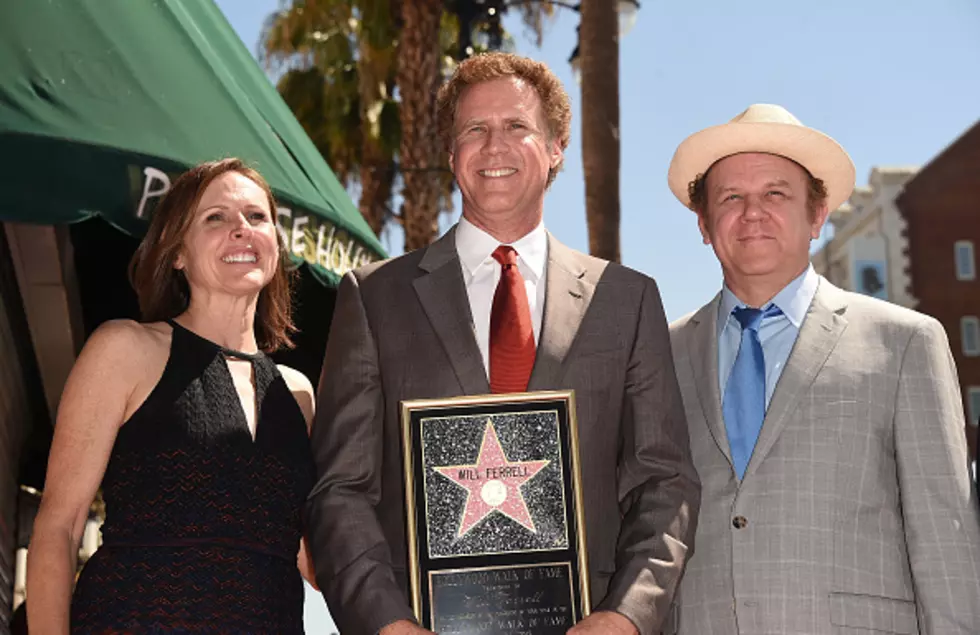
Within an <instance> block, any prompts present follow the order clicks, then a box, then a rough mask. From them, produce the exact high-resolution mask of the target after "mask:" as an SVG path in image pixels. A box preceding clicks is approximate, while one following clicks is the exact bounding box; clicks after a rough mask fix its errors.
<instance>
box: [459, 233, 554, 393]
mask: <svg viewBox="0 0 980 635" xmlns="http://www.w3.org/2000/svg"><path fill="white" fill-rule="evenodd" d="M500 245H501V243H500V242H499V241H498V240H497V239H496V238H494V237H493V236H491V235H490V234H488V233H486V232H485V231H483V230H482V229H480V228H479V227H477V226H476V225H474V224H473V223H471V222H469V221H468V220H466V219H465V218H460V219H459V224H458V225H457V226H456V253H457V254H459V262H460V264H461V265H462V269H463V282H464V284H465V285H466V295H467V297H469V300H470V314H471V315H472V317H473V326H474V328H475V329H476V343H477V345H478V346H479V347H480V354H481V355H482V356H483V368H484V369H486V371H487V375H488V376H489V375H490V310H491V309H492V308H493V294H494V292H495V291H496V290H497V282H499V281H500V263H498V262H497V261H496V260H494V258H493V252H494V250H496V249H497V247H499V246H500ZM510 246H511V247H513V248H514V251H516V252H517V270H518V271H520V272H521V276H522V277H523V278H524V289H525V290H526V291H527V302H528V305H529V306H530V309H531V324H532V325H533V327H534V342H535V343H537V342H538V341H539V338H540V335H541V320H542V316H543V315H544V291H545V289H544V288H545V268H546V266H547V263H548V234H547V233H546V232H545V230H544V223H539V224H538V226H537V227H535V228H534V229H533V230H531V232H530V233H529V234H527V235H525V236H524V237H523V238H521V239H519V240H517V241H516V242H513V243H511V244H510Z"/></svg>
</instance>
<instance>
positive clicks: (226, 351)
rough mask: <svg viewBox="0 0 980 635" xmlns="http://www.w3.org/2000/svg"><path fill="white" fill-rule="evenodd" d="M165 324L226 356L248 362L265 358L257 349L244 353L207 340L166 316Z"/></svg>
mask: <svg viewBox="0 0 980 635" xmlns="http://www.w3.org/2000/svg"><path fill="white" fill-rule="evenodd" d="M167 324H169V325H170V326H171V327H172V328H173V329H174V330H180V331H182V332H184V333H187V334H188V335H190V336H191V337H193V338H194V339H197V340H199V341H201V342H203V343H205V344H208V345H209V346H211V347H212V348H214V349H216V350H218V351H220V352H221V353H222V354H223V355H225V356H226V357H234V358H236V359H243V360H246V361H249V362H254V361H257V360H260V359H263V358H265V353H263V352H262V351H258V352H256V353H246V352H244V351H236V350H235V349H233V348H228V347H226V346H222V345H221V344H218V343H217V342H215V341H213V340H209V339H208V338H206V337H204V336H203V335H199V334H198V333H195V332H194V331H192V330H190V329H189V328H187V327H186V326H184V325H183V324H181V323H179V322H178V321H177V320H174V319H169V318H168V319H167Z"/></svg>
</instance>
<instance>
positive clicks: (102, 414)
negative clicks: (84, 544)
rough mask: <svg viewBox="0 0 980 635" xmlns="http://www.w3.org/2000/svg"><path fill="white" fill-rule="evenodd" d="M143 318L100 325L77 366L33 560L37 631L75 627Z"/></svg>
mask: <svg viewBox="0 0 980 635" xmlns="http://www.w3.org/2000/svg"><path fill="white" fill-rule="evenodd" d="M142 328H143V327H141V326H140V325H138V324H136V323H135V322H124V321H115V322H109V323H106V324H104V325H103V326H101V327H99V328H98V329H97V330H96V331H95V332H94V333H93V334H92V336H91V337H90V338H89V340H88V342H87V343H86V344H85V347H84V348H83V349H82V352H81V353H80V354H79V356H78V359H77V360H76V362H75V365H74V367H73V368H72V371H71V374H70V375H69V376H68V381H67V382H66V384H65V389H64V392H63V393H62V397H61V403H60V405H59V407H58V417H57V423H56V424H55V430H54V438H53V440H52V443H51V454H50V456H49V458H48V473H47V477H46V479H45V487H44V495H43V497H42V499H41V506H40V509H39V510H38V513H37V518H36V519H35V521H34V530H33V535H32V538H31V544H30V549H29V550H28V558H27V597H28V601H27V613H28V618H29V622H30V625H31V631H36V632H38V633H53V634H58V633H62V634H65V635H67V633H68V630H69V615H68V609H69V605H70V602H71V594H72V587H73V584H74V580H75V569H76V566H77V562H76V560H77V557H78V546H79V542H80V541H81V538H82V532H83V530H84V528H85V522H86V520H87V519H88V512H89V507H90V506H91V504H92V500H93V498H94V497H95V493H96V491H97V489H98V487H99V484H100V483H101V481H102V475H103V474H104V473H105V468H106V464H107V463H108V461H109V455H110V453H111V451H112V445H113V443H114V442H115V439H116V433H117V432H118V430H119V427H120V426H121V425H122V423H123V421H124V417H125V414H126V411H127V406H128V403H129V399H130V397H131V395H132V394H133V390H134V388H135V386H136V385H137V382H138V378H139V377H140V370H139V368H135V367H134V366H135V364H136V363H138V362H140V361H142V357H141V356H140V355H138V354H134V347H135V346H139V345H140V344H141V343H142V342H143V340H142V339H141V338H140V333H139V330H140V329H142Z"/></svg>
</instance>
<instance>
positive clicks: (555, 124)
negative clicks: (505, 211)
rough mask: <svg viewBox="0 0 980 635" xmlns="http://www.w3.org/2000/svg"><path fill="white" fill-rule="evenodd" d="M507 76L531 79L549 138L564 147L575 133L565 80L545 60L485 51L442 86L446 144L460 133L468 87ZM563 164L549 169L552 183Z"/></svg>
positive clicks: (442, 125)
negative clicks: (461, 104) (458, 113)
mask: <svg viewBox="0 0 980 635" xmlns="http://www.w3.org/2000/svg"><path fill="white" fill-rule="evenodd" d="M507 77H515V78H517V79H520V80H522V81H524V82H527V84H528V85H530V86H531V87H532V88H534V90H535V91H536V92H537V93H538V97H539V98H540V99H541V110H542V112H544V117H545V121H546V123H547V126H548V136H549V141H556V142H557V143H558V144H559V145H560V146H561V149H562V151H564V150H565V148H567V147H568V140H569V137H570V135H571V127H572V126H571V123H572V107H571V104H570V103H569V101H568V93H566V92H565V88H564V87H563V86H562V84H561V81H560V80H559V79H558V77H556V76H555V74H554V73H553V72H551V69H550V68H548V66H547V65H546V64H544V63H543V62H536V61H534V60H532V59H529V58H526V57H521V56H519V55H513V54H511V53H496V52H494V53H483V54H481V55H475V56H473V57H470V58H468V59H466V60H464V61H463V62H462V63H461V64H460V65H459V66H457V67H456V71H455V72H454V73H453V76H452V77H451V78H450V80H449V81H448V82H446V83H445V84H444V85H443V86H442V87H441V88H440V89H439V95H438V97H437V101H436V106H437V108H438V117H439V133H440V135H441V136H442V139H443V140H444V142H445V143H446V147H447V148H451V147H452V143H453V139H454V138H455V136H456V135H455V123H456V110H457V108H458V106H459V100H460V99H461V98H462V96H463V93H465V92H466V89H467V88H468V87H470V86H472V85H474V84H479V83H482V82H489V81H492V80H495V79H502V78H507ZM563 162H564V161H563ZM561 165H562V164H561V163H559V164H558V165H557V166H555V167H554V168H552V169H551V170H550V171H549V173H548V185H551V182H552V181H554V180H555V176H556V175H557V174H558V171H559V170H560V169H561Z"/></svg>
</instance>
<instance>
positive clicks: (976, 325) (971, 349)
mask: <svg viewBox="0 0 980 635" xmlns="http://www.w3.org/2000/svg"><path fill="white" fill-rule="evenodd" d="M960 337H961V338H962V339H963V354H964V355H966V356H967V357H976V356H978V355H980V320H978V319H977V318H976V317H974V316H972V315H970V316H967V317H963V318H960Z"/></svg>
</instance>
